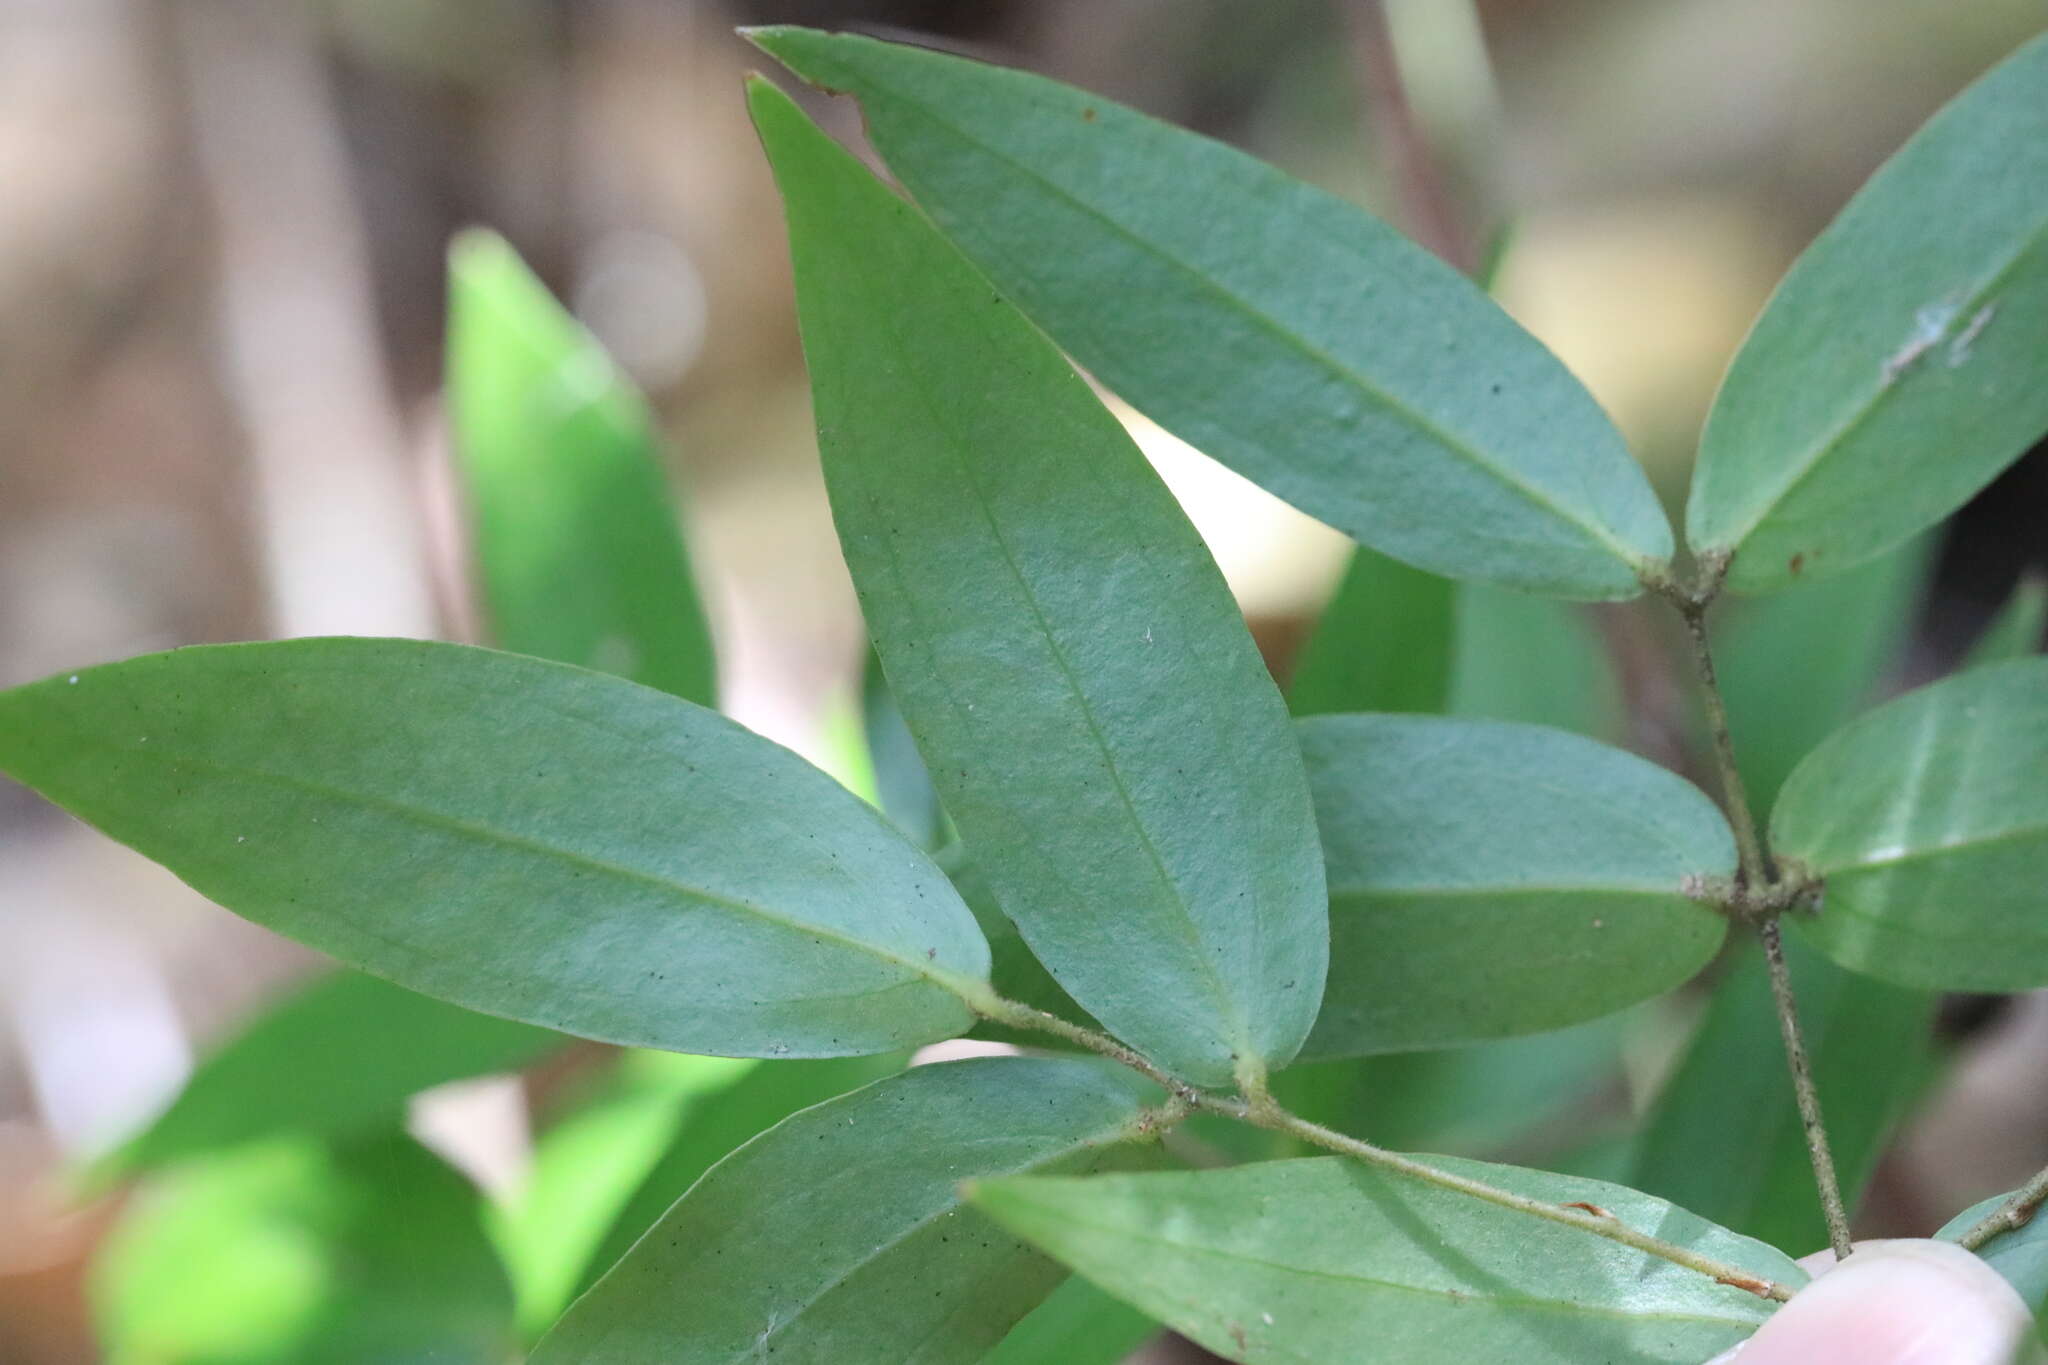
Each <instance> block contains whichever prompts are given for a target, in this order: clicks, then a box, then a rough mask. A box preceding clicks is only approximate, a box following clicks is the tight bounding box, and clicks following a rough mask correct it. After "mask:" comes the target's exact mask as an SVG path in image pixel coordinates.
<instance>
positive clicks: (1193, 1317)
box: [972, 1157, 1806, 1365]
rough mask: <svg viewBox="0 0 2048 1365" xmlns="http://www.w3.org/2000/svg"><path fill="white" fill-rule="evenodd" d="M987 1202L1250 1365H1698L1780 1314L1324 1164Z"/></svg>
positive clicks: (1599, 1249) (978, 1197)
mask: <svg viewBox="0 0 2048 1365" xmlns="http://www.w3.org/2000/svg"><path fill="white" fill-rule="evenodd" d="M1431 1160H1432V1164H1434V1165H1436V1166H1438V1167H1440V1168H1441V1169H1444V1170H1447V1171H1451V1172H1454V1173H1457V1174H1461V1175H1467V1176H1471V1177H1476V1178H1479V1179H1482V1180H1485V1181H1487V1182H1488V1183H1491V1184H1494V1185H1498V1186H1501V1187H1504V1188H1506V1189H1509V1190H1512V1191H1514V1192H1516V1193H1518V1194H1522V1195H1525V1196H1531V1197H1534V1198H1539V1199H1546V1200H1551V1201H1554V1202H1558V1203H1568V1202H1580V1201H1583V1202H1585V1203H1590V1204H1594V1205H1597V1206H1598V1207H1600V1208H1604V1209H1606V1210H1608V1211H1610V1212H1612V1213H1613V1214H1614V1215H1615V1216H1616V1217H1617V1218H1619V1219H1620V1220H1621V1221H1622V1222H1624V1223H1627V1224H1629V1225H1630V1226H1632V1227H1636V1228H1640V1229H1642V1230H1644V1231H1649V1232H1654V1233H1655V1235H1657V1236H1659V1237H1662V1238H1664V1239H1666V1240H1668V1241H1673V1242H1677V1243H1678V1244H1679V1245H1681V1246H1686V1247H1690V1248H1693V1249H1694V1250H1696V1251H1698V1252H1700V1253H1702V1254H1704V1255H1707V1256H1711V1257H1715V1258H1717V1259H1720V1260H1723V1261H1728V1262H1733V1263H1735V1264H1738V1265H1741V1266H1743V1267H1745V1268H1747V1269H1749V1270H1751V1271H1753V1272H1754V1273H1756V1274H1759V1275H1763V1276H1766V1277H1768V1278H1771V1279H1774V1280H1779V1281H1781V1282H1785V1283H1789V1284H1793V1285H1797V1284H1801V1283H1804V1282H1805V1279H1806V1276H1805V1275H1804V1274H1803V1273H1802V1272H1801V1271H1800V1270H1799V1268H1798V1267H1797V1266H1795V1265H1793V1264H1792V1262H1790V1261H1789V1260H1787V1259H1786V1258H1785V1257H1784V1256H1783V1255H1782V1254H1780V1253H1778V1252H1776V1251H1773V1250H1772V1249H1770V1248H1769V1247H1766V1246H1764V1245H1762V1244H1761V1243H1758V1242H1752V1241H1750V1240H1748V1239H1747V1238H1743V1237H1738V1236H1736V1235H1735V1234H1734V1233H1731V1232H1728V1231H1726V1230H1725V1229H1722V1228H1717V1227H1715V1226H1713V1225H1712V1224H1711V1223H1708V1222H1706V1221H1704V1220H1702V1219H1699V1218H1695V1217H1693V1216H1692V1215H1691V1214H1689V1213H1687V1212H1685V1211H1684V1210H1683V1209H1679V1208H1675V1207H1673V1206H1671V1205H1669V1204H1666V1203H1665V1202H1664V1201H1663V1200H1661V1199H1653V1198H1651V1197H1650V1196H1648V1195H1644V1194H1638V1193H1637V1192H1635V1191H1634V1190H1627V1189H1623V1188H1621V1187H1620V1186H1618V1185H1609V1184H1606V1183H1604V1182H1601V1181H1596V1180H1581V1179H1577V1178H1574V1177H1571V1176H1561V1175H1551V1174H1549V1173H1547V1172H1543V1171H1529V1170H1519V1169H1516V1168H1514V1167H1510V1166H1491V1165H1488V1164H1486V1163H1484V1162H1476V1161H1461V1160H1457V1159H1455V1158H1449V1157H1444V1158H1432V1159H1431ZM972 1198H973V1202H974V1204H975V1206H976V1207H977V1208H980V1209H981V1210H983V1211H984V1212H986V1213H987V1214H989V1215H990V1216H991V1217H993V1218H994V1219H995V1220H996V1221H997V1222H999V1223H1001V1224H1002V1225H1003V1226H1005V1227H1007V1228H1009V1229H1010V1230H1011V1231H1013V1232H1015V1233H1017V1234H1019V1235H1020V1236H1023V1237H1026V1238H1028V1239H1030V1240H1031V1241H1033V1242H1035V1243H1037V1244H1038V1245H1039V1246H1041V1247H1043V1248H1045V1249H1046V1250H1047V1251H1048V1252H1050V1253H1051V1254H1052V1255H1054V1256H1056V1257H1058V1258H1059V1259H1060V1260H1062V1261H1064V1262H1065V1263H1066V1264H1067V1265H1069V1266H1071V1267H1072V1268H1073V1269H1074V1270H1076V1271H1078V1272H1079V1273H1081V1274H1083V1275H1086V1276H1087V1277H1088V1278H1089V1279H1091V1280H1093V1281H1095V1283H1097V1284H1099V1285H1101V1286H1102V1287H1103V1288H1105V1289H1107V1290H1109V1291H1110V1292H1111V1293H1113V1294H1115V1295H1116V1296H1117V1297H1118V1298H1121V1299H1123V1300H1125V1301H1126V1302H1129V1303H1131V1304H1133V1305H1135V1306H1137V1307H1138V1308H1141V1309H1143V1310H1145V1311H1146V1312H1148V1313H1150V1314H1152V1315H1153V1316H1154V1317H1157V1318H1158V1319H1159V1320H1160V1321H1162V1322H1164V1323H1166V1324H1167V1325H1168V1326H1169V1327H1172V1328H1174V1329H1175V1330H1177V1331H1180V1332H1183V1333H1185V1334H1187V1335H1188V1336H1190V1337H1192V1338H1194V1339H1195V1340H1196V1341H1198V1342H1200V1343H1201V1344H1202V1345H1204V1346H1206V1347H1208V1348H1209V1349H1210V1350H1212V1351H1215V1352H1218V1353H1219V1354H1222V1355H1224V1356H1226V1357H1227V1358H1229V1359H1231V1360H1237V1361H1244V1362H1249V1363H1250V1365H1264V1363H1265V1362H1272V1363H1273V1365H1303V1362H1309V1361H1338V1360H1357V1359H1360V1358H1361V1357H1360V1350H1361V1346H1360V1343H1361V1341H1369V1342H1370V1343H1371V1346H1370V1351H1371V1358H1372V1359H1375V1360H1389V1361H1394V1360H1398V1361H1412V1362H1416V1365H1423V1363H1424V1362H1431V1361H1460V1362H1463V1361H1477V1360H1485V1361H1515V1362H1517V1363H1518V1365H1549V1363H1550V1362H1556V1365H1585V1362H1587V1361H1592V1360H1615V1361H1621V1360H1626V1361H1630V1362H1639V1361H1641V1362H1648V1361H1668V1362H1672V1365H1681V1363H1682V1365H1698V1363H1699V1362H1700V1361H1702V1360H1705V1359H1706V1358H1707V1357H1709V1356H1711V1355H1713V1354H1715V1353H1716V1352H1717V1351H1721V1350H1724V1349H1726V1348H1727V1347H1729V1346H1732V1345H1734V1344H1735V1343H1736V1342H1737V1341H1740V1340H1742V1339H1743V1338H1744V1337H1746V1336H1748V1335H1749V1334H1750V1333H1751V1332H1752V1331H1754V1330H1755V1328H1756V1327H1757V1325H1758V1324H1759V1323H1761V1322H1762V1321H1763V1320H1764V1319H1765V1318H1766V1317H1767V1316H1768V1315H1769V1314H1770V1311H1771V1308H1772V1306H1773V1305H1771V1304H1769V1303H1767V1302H1766V1301H1764V1300H1762V1299H1759V1298H1757V1297H1756V1296H1754V1295H1752V1294H1749V1293H1746V1292H1745V1291H1743V1290H1740V1289H1733V1288H1730V1287H1728V1286H1726V1285H1721V1284H1716V1283H1715V1282H1714V1281H1713V1280H1712V1279H1710V1278H1708V1277H1707V1276H1705V1275H1702V1274H1700V1273H1699V1272H1698V1271H1694V1270H1687V1269H1683V1268H1681V1267H1679V1266H1676V1265H1673V1264H1672V1263H1670V1262H1668V1261H1664V1260H1659V1259H1656V1258H1653V1257H1650V1256H1647V1255H1645V1254H1644V1253H1642V1252H1639V1251H1635V1250H1632V1249H1631V1248H1628V1247H1625V1246H1622V1245H1621V1244H1619V1243H1617V1242H1611V1241H1608V1240H1606V1239H1605V1238H1599V1237H1593V1236H1589V1235H1588V1234H1586V1233H1585V1232H1582V1231H1580V1230H1578V1229H1576V1228H1571V1227H1566V1226H1564V1225H1562V1224H1557V1223H1550V1222H1545V1221H1543V1220H1541V1219H1537V1218H1532V1217H1530V1216H1529V1215H1528V1214H1526V1213H1520V1212H1516V1211H1514V1210H1510V1209H1503V1208H1501V1207H1499V1206H1497V1205H1494V1204H1488V1203H1483V1202H1481V1201H1480V1200H1477V1199H1474V1198H1472V1197H1471V1196H1469V1195H1465V1194H1461V1193H1456V1192H1453V1191H1450V1190H1445V1189H1443V1188H1441V1187H1439V1186H1436V1185H1430V1184H1425V1183H1423V1182H1422V1181H1419V1180H1416V1179H1415V1178H1413V1177H1411V1176H1405V1175H1392V1174H1387V1173H1384V1172H1381V1171H1379V1170H1376V1169H1374V1168H1372V1167H1369V1166H1363V1165H1360V1164H1358V1163H1355V1162H1350V1161H1344V1160H1340V1159H1338V1158H1335V1157H1320V1158H1314V1159H1311V1160H1305V1161H1274V1162H1266V1163H1263V1164H1259V1165H1252V1166H1240V1167H1236V1168H1233V1169H1228V1170H1214V1171H1198V1172H1192V1173H1182V1172H1165V1173H1157V1174H1143V1175H1115V1176H1096V1177H1092V1178H1074V1177H1066V1178H1047V1177H1036V1178H1033V1177H1025V1178H1013V1179H1008V1180H993V1181H988V1182H985V1183H982V1184H979V1185H977V1186H975V1187H974V1191H973V1195H972Z"/></svg>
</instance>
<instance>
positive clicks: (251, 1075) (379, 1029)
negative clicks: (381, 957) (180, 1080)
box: [94, 971, 568, 1177]
mask: <svg viewBox="0 0 2048 1365" xmlns="http://www.w3.org/2000/svg"><path fill="white" fill-rule="evenodd" d="M566 1041H568V1040H567V1039H565V1038H564V1037H562V1035H561V1034H559V1033H552V1032H550V1031H548V1030H547V1029H539V1028H534V1027H532V1026H531V1025H528V1024H516V1023H513V1022H511V1021H510V1020H506V1019H497V1018H493V1017H492V1016H490V1015H488V1014H475V1013H472V1012H471V1011H469V1010H464V1009H457V1008H455V1007H454V1006H453V1005H444V1004H442V1003H441V1002H440V1001H438V1000H434V999H431V998H429V997H427V996H424V995H418V994H415V993H414V992H412V991H408V990H403V989H401V988H399V987H397V986H393V985H391V984H390V983H388V982H384V981H379V980H378V979H377V978H376V977H373V976H364V975H362V974H361V973H359V972H349V971H342V972H335V973H332V974H331V975H328V976H326V977H323V978H321V979H320V980H318V981H315V982H314V983H313V984H312V985H310V986H307V987H305V988H304V989H301V990H296V991H294V992H293V993H292V994H290V995H289V996H287V997H286V998H285V999H284V1000H283V1001H282V1002H281V1003H279V1004H277V1005H275V1006H273V1007H271V1008H270V1009H268V1010H265V1011H264V1012H263V1013H261V1014H259V1015H258V1016H257V1017H256V1018H255V1019H254V1020H253V1021H252V1022H250V1023H249V1024H248V1025H246V1026H245V1027H244V1028H243V1030H242V1032H241V1033H240V1034H239V1035H237V1036H236V1037H234V1038H233V1039H231V1040H229V1041H228V1042H227V1043H226V1044H225V1045H223V1046H222V1047H221V1048H219V1049H218V1050H217V1051H215V1052H214V1053H213V1054H212V1055H211V1056H209V1057H207V1058H206V1059H205V1060H204V1061H202V1062H201V1063H200V1064H199V1066H198V1068H197V1069H196V1070H195V1071H194V1072H193V1073H192V1076H191V1079H189V1080H188V1081H186V1083H185V1086H184V1088H183V1089H182V1090H180V1091H179V1092H178V1096H177V1098H176V1099H174V1100H172V1101H171V1104H170V1107H169V1108H167V1109H166V1110H164V1112H163V1113H162V1114H161V1115H159V1116H158V1118H157V1119H156V1121H155V1122H153V1123H151V1124H150V1125H149V1127H147V1128H145V1129H144V1130H143V1131H142V1132H141V1133H139V1134H137V1135H136V1136H135V1137H134V1138H133V1139H131V1140H130V1141H128V1142H126V1143H123V1144H122V1145H121V1146H120V1147H119V1148H117V1149H115V1150H114V1151H113V1152H111V1153H109V1154H108V1155H107V1156H106V1157H105V1158H103V1159H102V1160H101V1161H100V1162H99V1163H97V1164H96V1166H95V1168H94V1174H95V1175H96V1176H105V1177H116V1176H123V1175H128V1174H131V1173H133V1172H135V1171H140V1170H146V1169H149V1168H151V1167H155V1166H161V1165H163V1164H164V1163H166V1162H169V1161H175V1160H179V1159H181V1158H185V1157H191V1156H196V1155H198V1154H199V1153H201V1152H206V1151H211V1150H213V1149H215V1148H218V1147H230V1146H234V1145H236V1144H238V1143H243V1142H249V1141H252V1140H254V1139H257V1138H267V1137H276V1136H278V1135H280V1134H287V1133H299V1134H313V1135H322V1136H345V1135H355V1134H362V1133H365V1132H370V1131H375V1130H378V1129H383V1128H389V1127H394V1126H396V1125H397V1123H398V1121H399V1120H401V1119H403V1117H404V1115H405V1102H406V1100H407V1099H408V1098H410V1097H411V1096H413V1095H415V1094H417V1093H419V1092H420V1091H422V1090H426V1089H429V1088H430V1087H432V1086H436V1085H440V1084H442V1083H444V1082H446V1081H454V1080H461V1079H463V1078H465V1077H469V1076H481V1075H485V1074H487V1073H489V1072H493V1071H513V1070H517V1069H518V1068H519V1067H522V1066H524V1065H525V1064H526V1063H527V1062H529V1061H531V1060H533V1059H534V1058H535V1057H537V1056H539V1055H540V1054H541V1053H543V1052H546V1051H548V1050H549V1049H551V1048H554V1047H558V1046H560V1045H561V1044H562V1043H564V1042H566Z"/></svg>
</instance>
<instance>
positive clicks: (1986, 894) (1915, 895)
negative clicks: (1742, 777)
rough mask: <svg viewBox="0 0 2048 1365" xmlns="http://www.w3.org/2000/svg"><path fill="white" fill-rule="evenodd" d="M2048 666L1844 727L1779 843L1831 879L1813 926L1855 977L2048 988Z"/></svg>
mask: <svg viewBox="0 0 2048 1365" xmlns="http://www.w3.org/2000/svg"><path fill="white" fill-rule="evenodd" d="M2043 773H2048V658H2039V657H2036V658H2032V659H2023V660H2019V661H2016V662H2012V663H2004V664H1995V665H1992V666H1989V667H1985V668H1977V669H1972V670H1970V671H1969V672H1967V673H1960V674H1957V675H1956V676H1954V677H1951V678H1948V679H1946V680H1944V681H1942V682H1938V683H1935V684H1934V685H1933V686H1931V687H1924V688H1921V689H1920V690H1919V691H1917V692H1911V693H1908V694H1907V695H1906V696H1903V697H1900V698H1899V699H1898V700H1896V701H1893V702H1890V703H1888V704H1886V705H1884V706H1881V707H1879V708H1878V709H1876V710H1875V711H1872V712H1871V713H1869V714H1868V715H1866V716H1864V717H1862V718H1861V719H1860V720H1857V721H1855V722H1853V723H1852V724H1850V725H1849V726H1847V727H1846V728H1844V729H1842V730H1839V731H1837V732H1836V733H1835V734H1834V735H1833V736H1831V737H1830V738H1829V739H1828V740H1827V741H1826V742H1825V743H1823V744H1822V745H1821V746H1820V747H1819V748H1818V749H1816V750H1814V751H1813V753H1812V754H1810V755H1808V757H1807V759H1806V761H1805V762H1803V763H1801V764H1800V765H1799V767H1798V768H1797V770H1795V771H1794V772H1793V774H1792V776H1791V778H1790V779H1788V780H1787V781H1786V783H1785V790H1784V793H1783V794H1782V795H1781V796H1780V797H1779V798H1778V808H1777V810H1776V811H1775V812H1774V813H1773V815H1772V817H1771V844H1772V847H1773V848H1775V849H1777V850H1778V852H1779V853H1780V854H1781V855H1782V856H1784V857H1787V858H1790V859H1794V860H1796V861H1797V862H1798V863H1800V864H1801V865H1803V866H1804V867H1805V868H1806V869H1807V870H1809V871H1811V872H1813V873H1816V874H1818V875H1819V876H1821V877H1822V878H1824V879H1825V882H1826V890H1825V892H1824V894H1823V897H1822V901H1821V907H1820V913H1819V915H1818V916H1817V917H1816V918H1814V919H1813V920H1812V921H1811V922H1810V923H1805V922H1802V923H1801V927H1802V928H1804V929H1806V930H1807V931H1808V932H1809V933H1810V934H1811V935H1812V936H1813V938H1814V941H1815V942H1817V943H1818V944H1819V945H1820V946H1821V948H1822V950H1823V951H1825V952H1826V953H1827V954H1828V956H1830V957H1832V958H1834V960H1835V961H1837V962H1839V963H1841V964H1842V965H1843V966H1845V967H1848V968H1850V969H1852V970H1854V971H1859V972H1867V973H1869V974H1870V975H1872V976H1876V977H1881V978H1883V979H1884V980H1886V981H1895V982H1897V983H1899V984H1900V985H1905V986H1920V987H1925V988H1927V989H1930V990H1974V991H2015V990H2027V989H2031V988H2033V987H2035V986H2041V985H2048V917H2044V916H2043V915H2042V913H2041V908H2042V875H2041V873H2042V868H2043V867H2048V783H2044V782H2043V781H2042V780H2041V779H2042V774H2043Z"/></svg>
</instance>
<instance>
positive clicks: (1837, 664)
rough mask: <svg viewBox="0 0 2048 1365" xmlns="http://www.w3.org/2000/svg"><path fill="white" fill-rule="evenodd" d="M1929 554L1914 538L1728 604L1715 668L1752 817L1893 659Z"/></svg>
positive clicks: (1859, 703)
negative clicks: (1825, 574)
mask: <svg viewBox="0 0 2048 1365" xmlns="http://www.w3.org/2000/svg"><path fill="white" fill-rule="evenodd" d="M1932 548H1933V547H1932V545H1931V544H1930V542H1929V541H1928V540H1927V539H1926V538H1922V539H1920V540H1916V541H1913V542H1911V543H1909V544H1907V545H1905V546H1903V547H1901V548H1899V549H1897V550H1893V551H1891V552H1890V553H1889V554H1885V555H1882V556H1880V557H1878V558H1877V559H1874V560H1871V561H1870V562H1868V563H1866V564H1860V565H1858V566H1857V567H1855V568H1854V569H1851V570H1849V571H1848V572H1846V573H1843V574H1840V575H1838V576H1836V577H1834V578H1829V579H1824V580H1822V581H1821V582H1818V583H1802V584H1800V585H1799V586H1797V587H1794V588H1788V589H1787V590H1786V591H1784V592H1782V593H1778V594H1776V595H1775V596H1772V597H1767V598H1762V599H1759V600H1757V601H1754V602H1743V603H1737V604H1735V606H1736V610H1735V611H1733V612H1732V613H1731V614H1730V616H1729V617H1728V622H1727V626H1726V628H1725V629H1724V630H1723V631H1722V632H1721V634H1720V638H1719V639H1718V640H1717V641H1716V643H1715V646H1714V654H1715V663H1716V666H1717V671H1718V673H1719V674H1720V681H1721V694H1722V696H1723V698H1724V699H1725V700H1726V701H1727V704H1728V728H1729V730H1730V732H1731V733H1732V734H1733V735H1734V737H1735V757H1736V761H1737V763H1738V764H1739V765H1740V766H1741V769H1742V782H1743V786H1744V788H1745V789H1746V790H1747V791H1748V793H1749V799H1750V800H1751V801H1752V802H1753V803H1755V808H1756V810H1757V811H1758V812H1759V813H1768V812H1769V810H1770V808H1771V805H1772V803H1773V802H1775V801H1776V800H1777V796H1778V788H1780V787H1782V786H1783V785H1784V784H1785V779H1786V778H1787V777H1788V776H1790V775H1791V772H1792V769H1793V768H1794V767H1796V766H1797V765H1798V763H1799V760H1800V759H1802V758H1804V757H1806V755H1807V754H1808V753H1809V752H1810V751H1811V750H1812V749H1813V746H1814V745H1816V744H1818V743H1820V742H1821V741H1822V740H1823V739H1826V738H1827V737H1828V736H1829V735H1830V734H1833V733H1834V732H1835V731H1836V730H1837V729H1839V728H1840V727H1841V726H1842V725H1843V724H1844V723H1846V722H1847V721H1848V720H1849V718H1850V717H1851V716H1854V715H1855V714H1856V713H1857V712H1858V711H1859V710H1861V709H1862V707H1863V705H1864V703H1866V702H1868V701H1869V700H1870V699H1871V697H1872V695H1873V693H1874V692H1875V691H1876V689H1877V686H1878V684H1879V683H1880V682H1882V681H1883V679H1884V677H1885V674H1886V671H1887V670H1888V669H1889V668H1891V667H1892V666H1893V665H1894V664H1895V663H1896V662H1897V661H1898V658H1899V654H1900V651H1901V650H1902V649H1903V648H1904V646H1905V643H1906V637H1907V634H1908V632H1909V630H1910V628H1911V625H1912V617H1913V607H1914V604H1915V603H1916V602H1917V601H1918V600H1919V598H1920V594H1921V591H1922V589H1923V587H1924V585H1925V583H1926V579H1927V568H1928V560H1929V557H1930V556H1929V551H1930V550H1931V549H1932ZM1717 624H1718V623H1717ZM1794 660H1796V661H1797V666H1796V667H1792V666H1789V665H1790V664H1791V661H1794Z"/></svg>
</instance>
